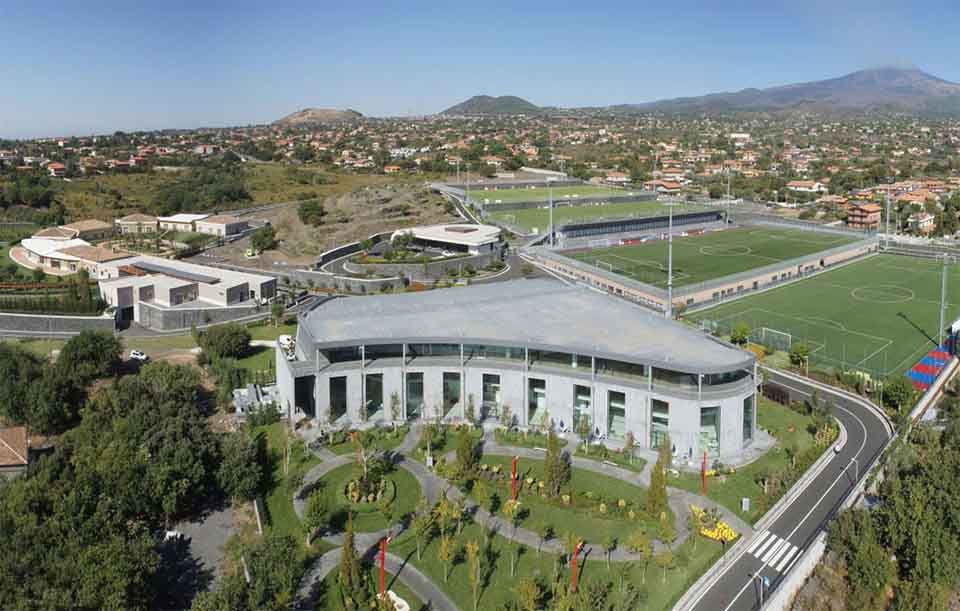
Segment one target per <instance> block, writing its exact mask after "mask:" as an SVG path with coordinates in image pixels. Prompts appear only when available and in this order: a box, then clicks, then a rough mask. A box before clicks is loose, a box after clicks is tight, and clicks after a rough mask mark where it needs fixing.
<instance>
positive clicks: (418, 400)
mask: <svg viewBox="0 0 960 611" xmlns="http://www.w3.org/2000/svg"><path fill="white" fill-rule="evenodd" d="M421 414H423V374H422V373H408V374H407V418H408V419H415V418H419V417H420V415H421Z"/></svg>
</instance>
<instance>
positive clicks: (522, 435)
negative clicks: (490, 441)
mask: <svg viewBox="0 0 960 611" xmlns="http://www.w3.org/2000/svg"><path fill="white" fill-rule="evenodd" d="M493 438H494V439H495V440H496V441H497V443H499V444H500V445H502V446H517V447H519V448H542V449H546V447H547V435H546V434H544V433H539V432H537V431H517V430H511V431H506V430H504V429H497V430H495V431H494V432H493ZM557 442H558V443H559V444H560V447H561V448H562V447H565V446H566V445H567V440H566V439H564V438H563V437H560V436H557Z"/></svg>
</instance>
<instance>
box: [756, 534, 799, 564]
mask: <svg viewBox="0 0 960 611" xmlns="http://www.w3.org/2000/svg"><path fill="white" fill-rule="evenodd" d="M799 552H800V548H798V547H797V546H796V545H794V544H792V543H790V542H789V541H787V540H786V539H782V538H780V537H778V536H777V535H775V534H773V533H772V532H770V531H769V530H765V531H763V532H762V533H760V536H759V537H757V538H756V539H755V540H754V541H753V543H751V544H750V547H749V548H747V553H748V554H750V555H752V556H754V557H756V558H759V559H760V561H761V562H763V563H764V564H765V565H767V566H768V567H770V568H772V569H773V570H774V571H776V572H778V573H782V572H783V571H784V570H786V569H787V567H789V566H790V562H791V561H792V560H793V559H794V556H796V555H797V554H798V553H799Z"/></svg>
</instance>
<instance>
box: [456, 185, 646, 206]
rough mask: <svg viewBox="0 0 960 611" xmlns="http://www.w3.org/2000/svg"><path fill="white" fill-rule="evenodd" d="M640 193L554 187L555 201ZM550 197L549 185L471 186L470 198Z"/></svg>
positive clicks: (516, 199) (491, 201)
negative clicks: (502, 187) (517, 186)
mask: <svg viewBox="0 0 960 611" xmlns="http://www.w3.org/2000/svg"><path fill="white" fill-rule="evenodd" d="M628 195H640V190H639V189H633V190H630V189H614V188H613V187H598V186H596V185H577V186H573V187H554V188H553V201H555V202H559V201H568V200H577V199H581V198H584V197H604V196H609V197H624V196H628ZM549 197H550V189H548V188H547V187H533V188H520V189H515V188H505V189H493V188H488V189H486V190H484V188H483V187H475V186H474V185H471V186H470V199H472V200H473V201H475V202H480V203H481V204H483V203H487V204H497V203H507V202H541V201H542V202H546V201H548V199H549Z"/></svg>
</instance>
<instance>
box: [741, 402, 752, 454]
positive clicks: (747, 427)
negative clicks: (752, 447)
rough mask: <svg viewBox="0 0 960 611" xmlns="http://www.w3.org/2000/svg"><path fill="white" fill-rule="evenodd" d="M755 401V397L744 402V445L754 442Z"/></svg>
mask: <svg viewBox="0 0 960 611" xmlns="http://www.w3.org/2000/svg"><path fill="white" fill-rule="evenodd" d="M753 400H754V396H753V395H750V396H749V397H747V398H746V399H744V400H743V445H747V443H749V442H750V441H752V440H753Z"/></svg>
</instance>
